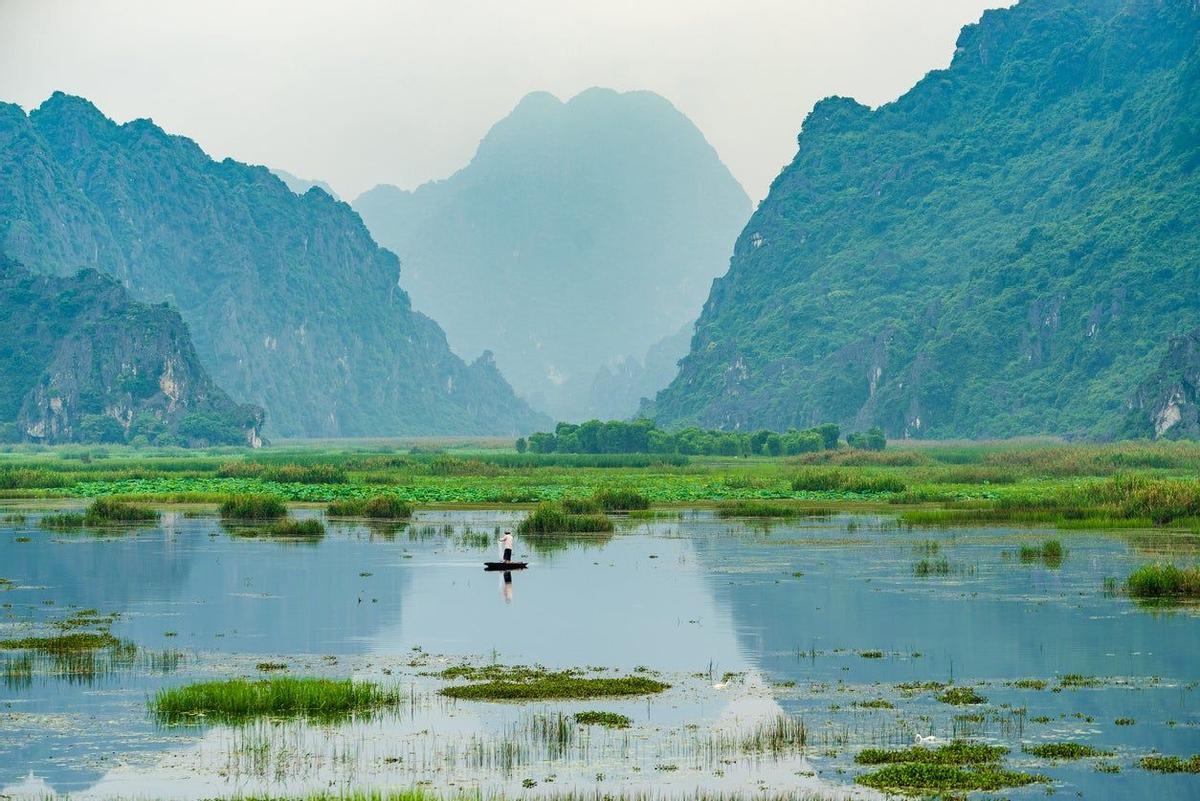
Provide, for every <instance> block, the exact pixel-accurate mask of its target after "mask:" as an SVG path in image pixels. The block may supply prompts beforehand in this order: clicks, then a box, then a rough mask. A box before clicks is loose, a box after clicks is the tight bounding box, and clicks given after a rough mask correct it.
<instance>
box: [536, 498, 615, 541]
mask: <svg viewBox="0 0 1200 801" xmlns="http://www.w3.org/2000/svg"><path fill="white" fill-rule="evenodd" d="M612 530H613V523H612V521H611V520H609V519H608V518H607V517H605V516H604V515H600V514H571V513H569V512H566V511H564V510H563V509H562V508H560V507H559V506H556V505H554V504H550V503H543V504H540V505H539V506H538V507H537V508H536V509H534V510H533V511H532V512H530V513H529V516H528V517H526V518H525V519H524V520H522V521H521V524H520V526H518V527H517V531H518V532H519V533H521V534H584V533H602V532H608V531H612Z"/></svg>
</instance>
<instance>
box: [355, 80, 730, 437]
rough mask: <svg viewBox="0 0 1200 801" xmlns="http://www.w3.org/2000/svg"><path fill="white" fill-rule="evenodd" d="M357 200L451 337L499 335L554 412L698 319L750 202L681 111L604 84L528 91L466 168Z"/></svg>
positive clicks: (566, 415) (408, 283)
mask: <svg viewBox="0 0 1200 801" xmlns="http://www.w3.org/2000/svg"><path fill="white" fill-rule="evenodd" d="M354 207H355V208H356V209H357V210H358V211H359V213H360V214H362V215H363V219H364V221H365V222H366V224H367V225H368V226H369V227H370V229H371V232H372V233H373V234H374V235H375V237H376V238H377V239H378V240H379V241H380V242H381V243H382V244H383V245H384V246H386V247H388V248H390V249H392V250H394V251H395V252H396V253H397V254H399V256H400V258H401V260H402V261H403V263H404V265H405V272H404V274H403V275H402V276H401V281H400V282H401V284H402V285H403V286H404V287H405V289H407V290H408V291H409V292H411V293H412V297H413V303H414V304H415V306H416V307H417V308H418V309H421V310H422V311H424V312H427V313H428V314H430V315H432V316H433V317H434V318H435V319H436V320H438V321H439V322H440V323H441V324H442V325H444V326H445V328H446V332H447V335H448V337H449V339H450V342H451V344H452V345H453V346H454V348H455V350H456V351H457V352H458V353H461V354H472V355H473V354H476V353H479V351H480V350H481V349H483V348H491V349H493V350H494V351H495V353H496V362H497V364H499V366H500V369H501V370H503V371H504V374H505V375H506V376H508V378H509V380H510V381H512V383H513V386H514V387H516V389H517V390H518V391H519V392H521V393H522V395H523V396H524V397H526V398H528V399H529V400H530V401H531V402H532V403H533V404H534V406H535V407H537V408H541V409H543V410H544V411H547V412H550V413H551V414H553V415H555V416H556V417H557V418H558V419H560V420H565V419H579V418H584V417H587V416H589V415H590V414H591V413H593V412H594V411H595V410H596V409H597V407H596V405H595V401H596V400H597V399H596V397H595V395H594V392H593V390H594V389H598V390H603V388H604V387H603V386H599V387H597V386H595V385H594V384H593V377H594V376H595V375H596V373H597V370H598V369H600V367H601V365H605V364H610V363H615V362H618V361H620V360H621V359H623V358H625V357H629V356H634V357H636V358H640V357H641V356H642V355H643V354H645V353H646V351H647V349H648V348H650V347H651V346H652V345H653V344H654V343H656V342H658V341H659V340H661V339H662V338H664V337H667V336H669V335H671V334H673V333H674V332H676V331H678V330H679V328H680V326H682V325H683V324H684V323H688V322H691V321H693V320H694V319H695V316H696V311H697V309H699V308H700V304H701V303H702V302H703V300H704V296H705V294H706V293H707V291H708V288H709V285H710V284H711V282H712V279H713V278H714V277H716V276H717V275H719V274H720V273H721V272H722V271H724V269H725V268H726V266H727V265H728V263H729V253H730V246H731V245H732V243H733V240H734V238H735V237H736V236H737V232H738V231H739V230H740V229H741V227H742V225H743V224H744V223H745V221H746V219H747V217H749V214H750V201H749V199H748V198H747V197H746V194H745V192H744V191H743V190H742V188H741V187H740V186H739V185H738V183H737V181H736V180H734V178H733V176H732V175H731V174H730V172H729V170H728V169H726V167H725V165H724V164H722V163H721V161H720V159H719V158H718V156H717V153H716V151H715V150H713V148H712V146H711V145H709V144H708V142H707V141H706V140H705V138H704V136H703V134H701V132H700V131H699V130H698V129H697V128H696V126H695V125H693V124H692V122H691V121H690V120H689V119H688V118H687V117H686V116H684V115H683V114H682V113H680V112H679V111H678V110H677V109H675V108H674V107H673V106H672V105H671V104H670V103H668V102H667V101H666V100H664V99H663V98H662V97H659V96H658V95H655V94H653V93H651V92H626V93H618V92H614V91H611V90H607V89H589V90H588V91H586V92H583V93H581V94H579V95H578V96H576V97H573V98H571V99H570V100H567V101H565V102H564V101H560V100H559V99H557V98H555V97H554V96H552V95H550V94H547V93H545V92H538V93H534V94H531V95H529V96H527V97H526V98H524V99H523V100H522V101H521V102H520V103H519V104H518V105H517V107H516V108H515V109H514V110H513V111H512V113H511V114H509V115H508V116H507V117H506V118H505V119H503V120H501V121H499V122H498V123H496V125H495V126H493V128H492V129H491V130H490V131H489V132H488V134H487V136H485V137H484V139H483V141H482V142H480V144H479V149H478V150H477V151H476V154H475V156H474V158H473V159H472V160H471V163H470V164H468V165H467V166H466V167H464V168H463V169H462V170H460V171H459V172H457V173H455V174H454V175H452V176H450V177H449V178H447V179H445V180H443V181H436V182H432V183H429V184H425V185H424V186H421V187H418V188H417V189H416V190H415V191H413V192H406V191H402V190H400V189H398V188H396V187H392V186H381V187H377V188H375V189H373V190H371V191H370V192H367V193H365V194H364V195H363V196H361V197H359V198H358V199H357V200H355V201H354ZM668 380H669V379H668ZM658 389H661V387H653V388H652V390H654V391H656V390H658ZM599 400H600V408H602V409H604V410H606V411H607V410H612V409H616V408H626V407H629V406H630V404H628V403H627V402H625V401H624V399H622V398H618V397H616V396H614V397H613V398H612V399H610V400H604V399H603V398H601V399H599ZM634 408H636V399H635V400H634V403H633V408H630V413H632V411H633V410H634Z"/></svg>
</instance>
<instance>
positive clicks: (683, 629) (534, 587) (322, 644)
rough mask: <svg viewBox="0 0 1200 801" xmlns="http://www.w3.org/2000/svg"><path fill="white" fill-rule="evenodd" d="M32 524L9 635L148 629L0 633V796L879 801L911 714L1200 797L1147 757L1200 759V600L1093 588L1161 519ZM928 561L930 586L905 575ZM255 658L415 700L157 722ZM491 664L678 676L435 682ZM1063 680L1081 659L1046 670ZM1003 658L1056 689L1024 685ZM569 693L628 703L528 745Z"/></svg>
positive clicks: (1116, 778)
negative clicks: (921, 686) (616, 715)
mask: <svg viewBox="0 0 1200 801" xmlns="http://www.w3.org/2000/svg"><path fill="white" fill-rule="evenodd" d="M4 511H6V512H11V511H17V510H16V509H7V510H4ZM39 514H40V512H37V511H31V512H29V513H28V517H27V521H26V522H24V523H21V524H16V523H0V579H7V580H8V583H5V582H0V603H3V609H2V610H0V638H9V637H21V636H26V635H28V634H30V633H41V632H45V631H51V630H52V626H53V623H54V622H55V621H60V620H62V619H64V618H66V617H68V616H69V615H71V614H72V613H73V612H78V611H79V610H81V609H95V610H97V611H98V612H100V613H103V614H107V613H116V615H117V617H116V621H115V623H114V625H113V627H112V633H113V634H114V635H116V636H117V637H119V638H121V639H122V640H126V641H128V642H130V643H133V644H134V645H136V646H137V650H136V652H132V651H129V652H126V651H122V652H120V653H109V652H101V653H99V654H97V655H96V657H95V659H94V660H93V661H92V662H90V663H88V664H87V665H84V666H82V667H81V666H80V665H78V664H74V665H64V664H63V663H61V662H55V661H53V660H50V659H48V658H44V657H34V658H30V657H29V656H28V655H26V654H24V653H22V652H16V651H0V670H2V671H3V672H2V673H0V795H20V794H22V793H26V794H30V795H34V796H36V797H42V796H43V795H45V794H47V793H71V794H72V795H73V796H77V797H112V796H122V797H131V796H137V797H181V796H187V797H196V798H201V797H211V796H213V795H215V794H233V793H251V792H272V793H282V792H302V791H304V790H310V789H322V788H349V787H354V788H370V787H386V786H412V785H414V784H416V783H417V782H428V783H429V784H430V786H432V787H434V788H437V789H444V790H457V789H476V788H478V789H483V790H484V791H487V792H492V791H496V792H509V793H514V794H516V793H525V794H537V793H541V792H554V791H563V790H567V789H585V790H589V791H593V790H597V789H599V790H603V791H606V792H607V791H619V790H633V791H639V790H653V791H656V792H660V793H663V794H671V793H677V794H679V793H684V792H686V791H691V790H695V789H697V788H703V789H712V790H719V791H741V792H747V793H753V792H757V791H759V790H761V789H765V790H768V791H775V792H778V791H785V790H791V789H800V790H809V791H813V792H818V793H820V794H821V795H822V796H824V797H830V798H833V797H844V796H845V795H847V794H850V795H855V796H861V797H870V796H871V793H869V792H867V791H864V790H861V789H855V786H854V784H853V780H854V776H855V775H857V774H858V773H860V772H861V768H859V767H857V766H855V765H854V762H853V758H854V755H855V754H856V753H857V752H858V751H859V750H861V749H862V748H864V747H868V746H899V745H908V744H911V743H912V742H913V739H914V736H916V735H918V734H920V735H923V736H929V735H932V736H935V737H938V738H942V739H948V738H951V737H955V736H965V737H971V738H974V739H978V740H982V741H988V742H995V743H999V744H1002V745H1005V746H1007V747H1009V748H1010V749H1011V753H1010V754H1009V757H1008V758H1007V760H1006V764H1007V765H1008V766H1010V767H1012V768H1014V769H1021V770H1028V771H1031V772H1035V773H1041V774H1045V775H1047V776H1049V777H1051V779H1052V780H1053V783H1054V787H1055V788H1056V790H1057V792H1058V793H1065V794H1066V795H1068V796H1069V797H1085V798H1150V797H1154V798H1156V799H1161V800H1162V801H1167V800H1168V799H1193V798H1196V797H1198V796H1200V777H1197V776H1194V775H1187V774H1181V775H1160V774H1155V773H1149V772H1146V771H1144V770H1142V769H1141V768H1139V767H1138V766H1137V760H1138V759H1139V758H1140V757H1142V756H1144V755H1146V754H1149V753H1152V752H1154V751H1159V752H1162V753H1165V754H1178V755H1183V756H1190V755H1191V754H1195V753H1200V696H1198V694H1197V681H1198V680H1200V617H1198V616H1197V614H1195V613H1194V611H1192V610H1189V609H1176V610H1161V609H1159V610H1152V609H1146V608H1142V607H1139V606H1138V605H1136V604H1134V603H1132V602H1131V601H1130V600H1129V599H1128V598H1125V597H1122V596H1120V595H1114V594H1111V593H1110V594H1106V593H1105V591H1104V587H1105V581H1104V580H1105V578H1106V577H1121V578H1123V577H1124V576H1126V575H1128V573H1129V572H1130V571H1131V570H1132V569H1133V568H1134V567H1135V566H1137V565H1139V564H1142V563H1144V562H1146V561H1151V560H1153V559H1155V558H1158V557H1160V556H1161V555H1162V554H1163V549H1164V538H1162V537H1154V536H1152V535H1138V534H1119V533H1090V532H1089V533H1079V534H1076V533H1067V532H1063V533H1057V534H1054V533H1051V532H1045V531H1042V532H1037V531H1034V532H1031V531H1028V530H1010V529H963V530H944V531H943V530H936V531H927V530H908V529H902V528H898V527H897V526H896V525H895V523H894V522H893V521H891V520H890V519H889V518H887V517H875V516H837V517H833V518H826V519H811V520H804V521H798V522H789V523H783V524H776V525H773V526H771V527H770V528H769V529H767V528H763V527H762V526H760V525H757V524H753V523H748V522H731V521H723V520H718V519H716V518H715V517H713V516H712V515H711V514H710V513H707V512H684V513H683V514H682V516H681V517H680V519H671V520H658V521H654V522H640V523H639V522H636V521H624V522H621V523H620V524H619V526H618V533H617V534H616V535H615V536H612V537H601V538H583V539H577V540H551V541H542V540H536V541H535V540H533V539H518V543H517V554H518V556H519V557H520V558H527V559H528V561H530V562H531V568H530V569H529V570H526V571H524V572H519V573H514V574H512V576H511V582H510V583H509V582H506V581H505V579H504V577H503V576H502V575H499V574H494V573H484V572H483V571H482V569H481V562H482V561H483V560H484V559H490V558H495V557H494V556H493V555H494V554H495V553H496V546H495V545H494V540H495V538H496V537H495V534H496V530H497V529H498V528H501V527H514V526H515V523H516V522H517V521H518V520H519V519H520V516H521V515H520V513H516V514H514V513H511V512H503V511H471V512H436V511H430V512H423V513H421V515H420V516H419V519H418V520H416V521H414V522H413V523H411V524H410V525H408V526H407V527H400V528H398V529H397V528H394V527H392V528H387V527H376V528H369V527H364V526H357V525H347V524H340V523H334V524H330V526H329V528H328V533H327V535H326V536H325V537H324V538H322V539H320V540H319V541H316V542H312V543H308V542H304V543H295V542H273V541H265V540H262V539H252V538H244V537H238V536H233V535H231V534H230V533H229V532H227V531H226V530H224V529H223V528H222V527H221V526H220V525H219V523H218V522H217V521H216V520H215V519H214V518H212V517H203V516H185V515H184V514H182V513H178V512H170V513H167V514H165V515H164V517H163V521H162V524H161V525H159V526H156V527H149V528H143V529H140V530H138V531H137V532H136V533H131V534H117V535H106V536H96V535H92V534H81V533H52V532H48V531H44V530H42V529H40V528H39V527H38V526H37V518H38V515H39ZM296 514H297V515H298V516H310V515H315V514H316V512H311V511H307V510H299V511H298V512H296ZM1048 536H1054V537H1056V538H1059V539H1061V540H1062V541H1063V543H1064V545H1065V547H1066V549H1067V554H1066V557H1065V559H1064V560H1063V562H1062V563H1061V565H1059V566H1057V567H1054V566H1050V565H1046V564H1044V563H1042V562H1040V561H1034V562H1022V561H1021V560H1020V559H1019V558H1018V554H1017V551H1018V548H1019V546H1020V545H1021V544H1023V543H1024V544H1030V543H1036V542H1039V541H1040V540H1042V539H1045V538H1046V537H1048ZM1185 545H1186V543H1185ZM1170 547H1171V548H1173V549H1175V550H1174V552H1173V553H1172V554H1171V555H1173V556H1175V557H1177V558H1180V559H1182V560H1184V561H1192V560H1194V559H1195V558H1196V555H1195V552H1194V551H1190V550H1187V549H1186V548H1183V549H1182V550H1180V548H1181V546H1180V545H1179V544H1178V543H1175V544H1173V545H1171V546H1170ZM922 560H927V565H926V566H927V567H929V568H930V569H929V571H928V572H929V575H924V576H919V575H917V573H918V572H920V568H919V567H918V565H919V563H920V562H921V561H922ZM943 560H944V561H943ZM876 652H878V653H876ZM263 661H272V662H282V663H286V664H287V665H288V673H289V674H291V675H325V676H354V677H356V678H364V679H370V680H374V681H377V682H379V683H381V684H385V685H389V686H399V687H401V688H402V689H403V690H404V692H405V695H406V697H407V698H408V702H407V703H406V704H405V705H404V707H403V708H402V709H399V710H396V711H393V712H388V713H385V714H382V715H379V716H376V717H374V718H372V719H370V720H363V721H356V722H352V723H347V724H343V725H336V726H318V725H311V726H310V725H305V724H302V723H295V722H292V723H285V722H276V723H271V722H263V723H259V724H255V725H252V726H246V727H226V726H191V727H165V726H160V725H158V724H156V723H155V722H154V721H153V719H151V718H150V717H149V715H148V714H147V711H146V701H147V698H148V697H149V696H151V695H152V694H153V693H154V692H155V691H156V690H157V689H159V688H161V687H164V686H173V685H179V684H184V683H187V682H189V681H196V680H201V679H212V678H223V677H230V676H239V675H243V676H255V675H261V674H260V673H259V671H258V670H257V669H256V665H257V664H258V663H259V662H263ZM493 661H495V662H500V663H503V664H535V663H536V664H541V665H544V666H546V667H550V668H588V667H597V668H606V669H608V670H610V671H620V672H622V673H627V672H630V671H633V670H637V669H642V670H646V669H648V670H650V671H655V672H658V673H660V674H661V675H662V677H663V680H664V681H667V682H669V683H671V684H672V685H673V686H672V689H671V690H669V691H667V692H666V693H664V694H662V695H660V696H655V697H653V698H649V699H647V698H642V699H634V700H621V701H603V702H570V703H554V704H546V703H537V704H496V703H478V702H454V701H450V700H448V699H445V698H443V697H441V696H439V695H437V692H436V691H437V689H438V688H440V687H441V686H443V685H444V682H442V681H440V680H438V679H436V678H434V677H432V676H430V675H429V674H430V673H432V672H434V671H437V670H440V669H442V668H444V667H446V666H449V665H452V664H459V663H462V662H471V663H473V664H479V663H488V662H493ZM1069 674H1077V675H1080V676H1085V677H1089V679H1094V680H1089V681H1087V682H1084V683H1085V684H1086V685H1087V686H1067V687H1063V688H1061V689H1057V688H1058V687H1059V685H1060V679H1061V678H1062V677H1063V676H1067V675H1069ZM1020 679H1041V680H1044V681H1046V682H1047V683H1048V684H1047V686H1046V688H1045V689H1041V690H1039V689H1033V688H1021V687H1017V686H1014V685H1013V684H1012V682H1014V681H1016V680H1020ZM932 681H936V682H954V683H956V684H958V685H964V684H972V685H978V686H977V687H976V690H977V691H978V692H979V693H980V694H981V695H983V696H985V697H986V698H987V703H986V704H985V705H982V706H950V705H947V704H944V703H941V702H939V701H938V700H937V698H936V695H937V693H936V692H932V691H905V690H904V689H902V688H900V687H898V686H897V685H903V684H907V683H925V682H932ZM881 700H883V701H886V702H887V703H888V704H890V705H891V706H892V708H886V705H884V704H880V703H879V702H880V701H881ZM872 702H873V703H874V704H875V706H874V707H871V706H862V704H863V703H872ZM584 709H603V710H613V711H618V712H622V713H624V714H627V715H629V716H630V717H632V718H633V720H634V726H633V728H631V729H628V730H624V731H610V730H604V729H596V728H586V729H585V728H581V727H574V726H570V727H568V730H569V731H568V733H567V734H566V735H560V736H558V737H547V736H546V735H545V731H546V730H547V724H548V723H550V724H552V723H553V722H554V721H556V720H557V719H558V716H559V715H561V714H570V713H572V712H575V711H580V710H584ZM779 714H786V715H789V716H792V717H795V718H797V719H802V720H803V721H804V722H805V724H806V726H807V727H808V732H809V734H808V746H807V747H806V748H805V749H804V750H803V752H800V753H797V752H787V753H782V754H777V755H771V754H762V753H751V752H749V751H747V750H746V747H745V745H744V742H745V739H746V736H747V734H748V733H750V732H752V731H753V730H754V728H755V727H756V726H761V725H762V724H763V723H764V722H770V721H772V720H774V719H775V718H776V716H778V715H779ZM1118 719H1129V720H1132V721H1133V722H1132V723H1131V724H1128V725H1118V724H1117V723H1116V721H1117V720H1118ZM564 737H565V739H564ZM1063 740H1072V741H1077V742H1086V743H1088V744H1091V745H1094V746H1096V747H1097V748H1100V749H1102V750H1105V751H1111V752H1112V755H1111V757H1107V758H1104V759H1099V760H1098V759H1088V760H1080V761H1078V762H1063V763H1055V762H1050V761H1046V760H1041V759H1037V758H1035V757H1032V756H1030V755H1028V754H1025V753H1023V752H1022V746H1023V745H1024V746H1028V745H1032V744H1036V743H1039V742H1053V741H1063ZM1100 763H1104V764H1108V765H1117V766H1119V767H1120V772H1119V773H1108V772H1101V771H1099V770H1097V765H1098V764H1100ZM534 782H536V784H533V783H534ZM1045 793H1046V786H1045V785H1034V786H1032V787H1029V788H1025V789H1021V790H1013V791H1006V792H1004V793H1003V794H1002V795H1003V796H1004V797H1010V798H1034V797H1042V796H1044V795H1045Z"/></svg>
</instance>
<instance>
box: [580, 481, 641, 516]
mask: <svg viewBox="0 0 1200 801" xmlns="http://www.w3.org/2000/svg"><path fill="white" fill-rule="evenodd" d="M592 499H593V500H594V501H595V502H596V504H597V505H598V506H599V507H600V508H601V509H602V510H604V511H606V512H631V511H633V510H635V509H649V508H650V499H649V498H647V497H646V496H645V495H643V494H642V493H640V492H638V491H637V490H634V489H629V488H626V487H620V488H607V489H601V490H598V491H597V492H596V494H595V495H594V496H592Z"/></svg>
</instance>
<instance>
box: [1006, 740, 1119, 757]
mask: <svg viewBox="0 0 1200 801" xmlns="http://www.w3.org/2000/svg"><path fill="white" fill-rule="evenodd" d="M1021 750H1023V751H1024V752H1025V753H1027V754H1032V755H1033V756H1036V757H1041V758H1042V759H1061V760H1070V759H1091V758H1092V757H1107V756H1112V752H1111V751H1101V750H1100V749H1098V748H1095V747H1093V746H1090V745H1087V744H1086V743H1072V742H1063V743H1037V744H1035V745H1027V746H1024V748H1022V749H1021Z"/></svg>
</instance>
